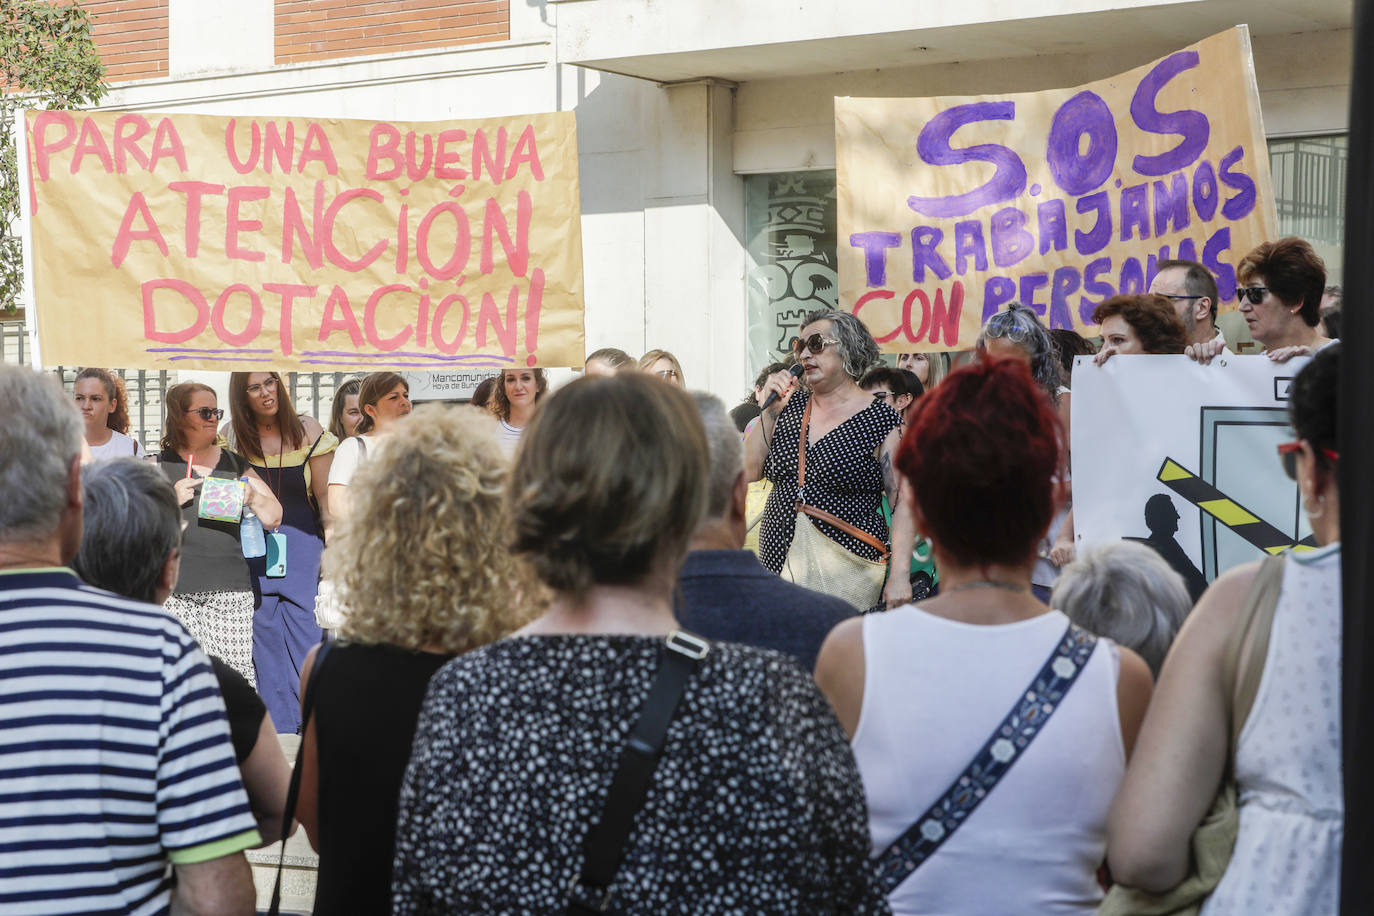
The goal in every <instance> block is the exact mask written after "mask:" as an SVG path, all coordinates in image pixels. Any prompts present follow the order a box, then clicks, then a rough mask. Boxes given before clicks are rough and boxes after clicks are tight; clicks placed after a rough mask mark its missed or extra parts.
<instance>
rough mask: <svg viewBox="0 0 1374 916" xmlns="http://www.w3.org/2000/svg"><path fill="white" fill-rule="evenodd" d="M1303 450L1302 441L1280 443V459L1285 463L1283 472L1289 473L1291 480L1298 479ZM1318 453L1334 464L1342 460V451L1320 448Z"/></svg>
mask: <svg viewBox="0 0 1374 916" xmlns="http://www.w3.org/2000/svg"><path fill="white" fill-rule="evenodd" d="M1301 451H1302V443H1301V442H1280V443H1279V461H1280V462H1282V463H1283V472H1284V473H1285V474H1287V475H1288V479H1289V480H1297V479H1298V454H1299V453H1300V452H1301ZM1317 453H1318V454H1319V455H1322V456H1323V457H1324V458H1326V460H1327V461H1330V462H1332V463H1333V464H1334V463H1335V462H1337V461H1340V460H1341V453H1340V452H1337V451H1335V450H1333V449H1329V448H1319V449H1317Z"/></svg>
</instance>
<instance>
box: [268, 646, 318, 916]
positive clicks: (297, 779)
mask: <svg viewBox="0 0 1374 916" xmlns="http://www.w3.org/2000/svg"><path fill="white" fill-rule="evenodd" d="M333 645H334V641H333V640H332V639H326V640H324V641H323V642H321V643H320V650H319V651H318V652H316V653H315V664H314V665H313V666H312V667H311V669H310V679H309V680H307V681H306V682H305V698H304V700H303V702H302V703H301V746H300V749H299V750H297V751H296V765H295V766H293V767H292V768H291V784H290V786H288V787H287V789H286V805H285V807H283V808H282V812H281V854H280V855H279V856H278V857H277V881H276V884H274V885H273V886H272V905H271V906H269V907H268V908H267V913H268V916H277V914H278V912H280V910H281V871H282V868H283V867H284V866H285V865H286V835H287V833H288V832H289V831H290V830H291V822H292V821H293V820H294V819H295V817H296V801H297V800H298V798H299V797H300V794H301V766H302V765H303V763H304V760H305V727H306V725H308V724H309V723H310V714H311V713H312V712H314V710H315V685H316V684H317V683H319V680H320V669H321V668H322V667H324V659H325V656H327V655H329V649H330V647H332V646H333Z"/></svg>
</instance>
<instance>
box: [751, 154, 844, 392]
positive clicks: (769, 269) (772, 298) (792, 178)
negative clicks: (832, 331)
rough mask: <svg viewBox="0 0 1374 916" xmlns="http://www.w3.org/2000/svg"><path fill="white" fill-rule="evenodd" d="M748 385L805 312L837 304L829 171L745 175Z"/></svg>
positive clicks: (776, 356)
mask: <svg viewBox="0 0 1374 916" xmlns="http://www.w3.org/2000/svg"><path fill="white" fill-rule="evenodd" d="M744 201H745V203H744V220H745V229H746V234H747V236H748V239H749V241H748V256H749V277H748V295H749V372H750V376H751V379H750V380H751V381H752V379H753V376H756V375H757V374H758V373H759V372H760V371H762V370H763V368H764V367H765V366H767V365H768V364H769V363H773V362H778V361H780V360H781V359H782V357H783V356H784V355H785V354H786V353H787V351H788V349H789V348H790V346H791V341H792V338H793V337H796V336H797V332H798V331H800V330H801V323H802V319H803V318H805V317H806V313H807V312H810V311H812V310H814V309H819V308H835V307H837V306H838V304H839V288H840V282H839V275H838V274H837V273H836V265H835V172H834V170H830V171H817V172H784V173H778V174H771V175H747V176H745V179H744Z"/></svg>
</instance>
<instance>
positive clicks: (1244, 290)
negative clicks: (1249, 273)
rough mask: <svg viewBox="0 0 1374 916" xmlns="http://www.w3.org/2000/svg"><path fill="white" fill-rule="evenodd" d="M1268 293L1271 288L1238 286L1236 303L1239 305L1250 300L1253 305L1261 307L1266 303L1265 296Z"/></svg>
mask: <svg viewBox="0 0 1374 916" xmlns="http://www.w3.org/2000/svg"><path fill="white" fill-rule="evenodd" d="M1268 291H1269V287H1267V286H1237V287H1236V302H1238V303H1239V302H1243V301H1244V300H1246V299H1249V300H1250V304H1251V305H1259V304H1260V303H1261V302H1263V301H1264V294H1265V293H1267V292H1268Z"/></svg>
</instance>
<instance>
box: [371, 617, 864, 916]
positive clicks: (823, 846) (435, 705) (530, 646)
mask: <svg viewBox="0 0 1374 916" xmlns="http://www.w3.org/2000/svg"><path fill="white" fill-rule="evenodd" d="M665 651H666V649H665V648H664V644H663V640H662V639H658V638H652V637H642V636H531V637H515V638H510V639H506V640H503V641H501V642H498V643H495V644H493V645H490V646H487V647H485V648H483V649H479V650H477V651H475V652H471V653H468V654H467V655H464V656H462V657H460V658H458V659H455V660H454V661H452V662H450V663H449V664H448V665H445V666H444V668H443V669H442V670H440V672H439V673H438V674H437V675H435V676H434V679H433V680H432V681H431V682H430V689H429V695H428V697H427V698H426V700H425V705H424V709H423V711H422V712H421V714H420V724H419V728H418V730H417V732H416V736H415V745H414V750H413V752H412V755H411V759H410V768H409V770H408V771H407V773H406V779H405V782H404V784H403V786H402V789H401V799H400V818H399V822H398V825H397V835H396V860H395V868H394V870H393V873H392V881H393V884H392V891H393V904H394V909H393V912H394V913H396V914H415V913H474V914H477V913H481V914H498V913H500V914H513V913H539V914H560V916H561V914H562V913H563V911H564V909H565V907H566V904H567V893H568V886H569V884H570V882H571V881H572V879H573V878H574V877H576V875H577V874H578V872H579V871H580V868H581V862H582V843H583V840H584V838H585V836H586V833H587V830H588V828H589V826H590V824H591V823H593V822H594V821H595V820H596V819H598V818H599V817H600V816H601V811H602V806H603V804H604V802H605V798H606V793H607V791H608V790H609V788H610V782H611V775H612V773H613V771H614V770H615V767H616V763H617V762H618V760H619V758H620V754H621V751H622V749H623V748H624V746H625V743H626V741H627V739H628V736H629V732H630V728H631V726H632V724H633V720H634V719H636V718H637V715H638V712H639V708H640V706H641V705H642V704H643V702H644V698H645V696H646V695H647V693H648V689H649V683H650V681H651V679H652V678H653V675H654V672H655V671H656V670H657V668H658V665H659V662H660V661H661V659H662V657H663V654H664V652H665ZM868 850H869V838H868V825H867V813H866V810H865V806H864V795H863V788H862V786H861V785H860V782H859V774H858V771H857V769H856V768H855V765H854V757H853V755H852V754H851V753H850V750H849V744H848V742H847V741H846V740H845V736H844V733H843V731H841V729H840V726H839V724H838V723H837V722H836V721H835V717H834V715H833V714H832V713H831V711H830V707H829V705H828V704H827V703H826V701H825V699H824V697H822V696H821V693H820V691H819V690H817V688H816V686H815V684H814V683H813V682H812V680H811V678H810V677H809V676H808V675H806V674H805V673H804V672H803V671H802V670H801V669H800V668H799V667H797V665H796V663H795V662H793V661H791V660H790V659H788V658H787V657H785V656H783V655H781V654H779V653H776V652H771V651H768V650H764V649H755V648H750V647H745V646H739V645H733V644H727V643H720V644H715V645H713V647H712V649H711V652H710V654H709V655H708V656H707V657H706V658H705V660H703V661H702V663H701V666H700V668H699V669H698V670H697V672H696V673H695V674H694V675H693V677H692V680H691V682H690V683H689V684H688V686H687V690H686V692H685V694H684V695H683V698H682V702H681V704H680V705H679V706H678V711H677V715H676V717H675V718H674V720H673V723H672V725H671V727H670V728H669V730H668V736H667V741H666V745H665V748H664V752H663V756H662V758H661V759H660V761H659V764H658V768H657V770H656V771H655V773H654V777H653V784H652V786H651V787H650V789H649V793H648V797H647V799H646V801H645V804H644V808H643V810H641V812H640V813H639V815H638V816H637V817H636V819H635V827H634V831H633V832H632V834H631V836H630V840H629V848H628V851H627V853H626V855H625V858H624V862H623V864H622V865H621V867H620V871H619V872H618V873H617V875H616V879H615V882H614V884H613V885H612V888H611V890H612V903H611V909H612V910H613V911H617V912H621V913H624V914H653V916H669V914H683V916H686V914H694V916H703V914H724V913H738V914H746V913H747V914H750V916H755V914H759V913H770V914H772V913H777V914H799V916H800V914H807V916H811V914H826V913H835V914H840V913H888V912H889V909H888V906H887V902H886V899H885V898H884V897H883V895H882V893H881V892H879V891H878V890H877V888H876V886H875V884H874V882H873V878H872V873H871V867H870V865H869V863H868Z"/></svg>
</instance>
